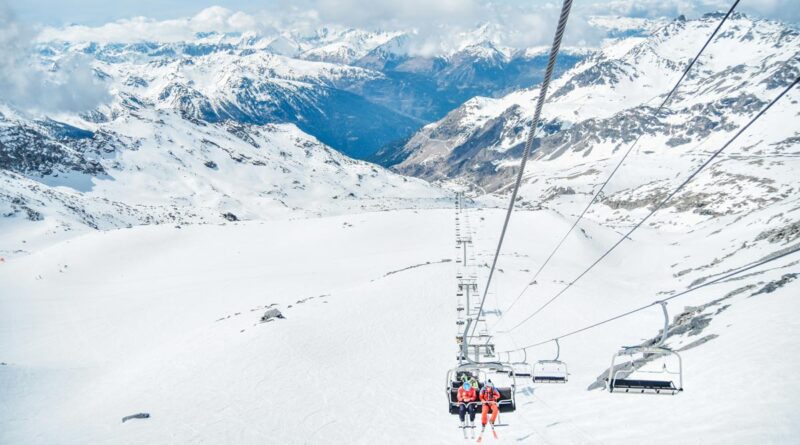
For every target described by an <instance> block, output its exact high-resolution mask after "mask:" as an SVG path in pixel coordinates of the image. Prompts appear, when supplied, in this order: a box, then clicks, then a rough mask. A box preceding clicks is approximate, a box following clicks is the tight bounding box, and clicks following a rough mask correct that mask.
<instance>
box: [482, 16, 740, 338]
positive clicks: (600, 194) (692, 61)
mask: <svg viewBox="0 0 800 445" xmlns="http://www.w3.org/2000/svg"><path fill="white" fill-rule="evenodd" d="M740 1H741V0H736V1H734V2H733V5H732V6H731V7H730V9H729V10H728V13H727V14H725V16H724V17H723V18H722V20H720V22H719V24H717V27H716V29H714V32H712V33H711V35H710V36H708V39H707V40H706V43H705V44H704V45H703V47H702V48H700V51H698V52H697V55H696V56H694V58H693V59H692V60H691V62H689V65H687V67H686V69H684V70H683V74H681V77H680V78H679V79H678V81H677V82H676V83H675V85H674V86H673V87H672V90H670V92H669V93H668V94H667V97H665V98H664V100H663V101H662V102H661V105H659V106H658V108H656V109H655V111H654V112H653V113H652V115H653V116H656V115H658V113H659V112H660V111H661V110H662V109H663V108H664V107H666V106H667V104H668V103H669V101H670V99H672V96H673V95H674V94H675V92H676V91H677V90H678V87H679V86H680V84H681V83H682V82H683V80H684V79H685V78H686V75H687V74H689V71H691V69H692V67H693V66H694V64H695V62H697V59H699V58H700V56H701V55H702V54H703V52H704V51H705V50H706V47H708V45H709V44H710V43H711V41H712V40H713V39H714V37H715V36H716V35H717V32H719V30H720V28H722V25H723V24H724V23H725V21H726V20H728V17H729V16H730V15H731V14H732V13H733V10H734V9H736V6H737V5H738V4H739V2H740ZM642 135H644V131H643V132H641V133H639V135H638V136H637V137H636V139H635V140H634V141H633V143H632V144H631V145H630V147H628V150H627V151H625V153H624V154H623V155H622V157H621V158H620V160H619V162H617V165H616V166H615V167H614V169H613V170H611V173H610V174H609V175H608V177H607V178H606V180H605V181H603V183H602V184H601V185H600V188H599V189H598V190H597V192H595V194H594V196H592V199H591V200H589V203H588V204H586V207H585V208H584V209H583V211H582V212H581V213H580V215H578V218H577V219H576V220H575V222H574V223H572V226H571V227H570V228H569V230H567V232H566V233H565V234H564V236H563V237H562V238H561V240H560V241H559V242H558V244H556V247H555V248H554V249H553V250H552V251H551V252H550V255H548V256H547V258H546V259H545V260H544V262H543V263H542V264H541V265H540V266H539V268H538V269H537V270H536V272H535V273H534V274H533V278H531V279H530V280H528V283H527V284H526V285H525V287H524V288H523V289H522V292H520V293H519V295H518V296H517V298H516V299H515V300H514V301H513V302H512V303H511V304H510V305H509V306H508V308H506V310H504V311H503V312H502V313H501V314H500V318H498V319H497V321H495V322H494V324H493V325H492V326H493V327H494V326H497V325H498V323H500V321H501V320H502V319H503V317H504V316H505V314H506V313H508V311H510V310H511V309H512V308H513V307H514V305H516V304H517V302H518V301H519V300H520V298H522V296H523V295H524V294H525V292H526V291H527V290H528V289H529V288H530V287H531V285H532V284H533V283H535V282H536V279H537V278H538V277H539V274H540V273H542V271H543V270H544V268H545V267H547V265H548V264H549V263H550V260H551V259H553V257H554V256H555V254H556V252H558V251H559V250H560V249H561V246H562V245H563V244H564V242H565V241H566V240H567V238H568V237H569V235H570V234H571V233H572V231H573V230H575V228H576V227H577V226H578V223H580V222H581V220H583V217H584V216H585V215H586V212H588V211H589V208H590V207H591V206H592V204H594V203H595V202H596V201H597V199H598V198H599V197H600V196H602V193H603V190H605V188H606V186H607V185H608V183H609V182H610V181H611V178H613V177H614V175H615V174H616V173H617V170H619V169H620V167H622V164H623V163H624V162H625V160H626V159H627V158H628V155H629V154H631V152H632V151H633V149H634V148H636V146H637V145H638V144H639V140H640V139H641V138H642Z"/></svg>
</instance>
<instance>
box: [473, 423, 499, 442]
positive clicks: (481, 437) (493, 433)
mask: <svg viewBox="0 0 800 445" xmlns="http://www.w3.org/2000/svg"><path fill="white" fill-rule="evenodd" d="M489 426H490V427H491V430H492V436H494V438H495V439H497V431H495V430H494V424H493V423H490V424H489ZM484 431H486V425H484V426H483V427H482V428H481V433H480V434H478V440H476V442H477V443H481V442H482V441H483V432H484Z"/></svg>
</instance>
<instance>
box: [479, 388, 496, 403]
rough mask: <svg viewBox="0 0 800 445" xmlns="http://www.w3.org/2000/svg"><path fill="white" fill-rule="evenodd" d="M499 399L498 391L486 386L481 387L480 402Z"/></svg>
mask: <svg viewBox="0 0 800 445" xmlns="http://www.w3.org/2000/svg"><path fill="white" fill-rule="evenodd" d="M499 399H500V393H499V392H498V391H497V390H496V389H494V388H492V389H491V390H489V389H488V388H483V389H482V390H481V402H496V401H498V400H499Z"/></svg>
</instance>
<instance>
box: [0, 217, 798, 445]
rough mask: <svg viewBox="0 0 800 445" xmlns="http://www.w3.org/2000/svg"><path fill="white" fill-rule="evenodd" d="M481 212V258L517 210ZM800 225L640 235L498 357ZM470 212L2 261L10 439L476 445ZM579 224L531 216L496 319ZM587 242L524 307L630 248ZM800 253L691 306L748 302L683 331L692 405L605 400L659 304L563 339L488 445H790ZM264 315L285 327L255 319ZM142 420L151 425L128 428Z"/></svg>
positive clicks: (634, 398)
mask: <svg viewBox="0 0 800 445" xmlns="http://www.w3.org/2000/svg"><path fill="white" fill-rule="evenodd" d="M474 206H475V207H474V208H470V209H468V211H469V212H470V219H471V221H472V223H471V230H472V231H473V232H474V233H473V235H474V236H473V242H474V246H475V247H474V248H475V249H476V259H477V260H478V262H479V263H483V262H485V261H486V260H488V259H490V255H491V254H492V253H493V248H494V242H495V239H496V234H495V232H496V230H497V228H498V227H499V225H500V223H501V221H502V218H503V216H504V215H503V211H501V210H498V209H490V208H482V207H481V205H480V204H479V203H476V204H474ZM784 211H785V212H787V213H789V214H791V212H796V211H797V210H792V206H788V205H787V206H786V208H785V209H773V210H772V211H771V212H770V215H768V216H767V215H753V216H749V217H745V218H741V219H739V220H738V221H735V220H736V219H737V218H736V217H723V218H722V220H723V221H715V222H714V224H699V225H697V226H696V227H694V228H693V229H692V230H689V231H688V233H687V231H684V230H675V231H674V232H670V231H668V230H663V229H662V230H655V229H643V230H642V231H641V232H639V233H638V236H636V238H635V239H634V240H632V242H631V244H630V245H628V246H626V247H625V250H624V252H621V253H622V254H620V255H615V256H614V257H612V258H609V260H608V261H606V262H604V263H602V264H601V265H600V266H598V268H597V269H596V270H595V271H594V272H593V273H592V275H591V277H590V278H587V280H586V281H584V282H583V283H582V284H580V285H576V286H575V287H574V289H573V290H572V291H571V293H570V294H568V295H567V296H565V297H564V298H563V299H561V300H559V301H558V302H557V303H554V304H553V305H552V306H551V307H550V308H548V310H547V313H545V314H542V316H541V317H538V318H536V319H535V320H536V321H535V323H533V324H532V325H531V326H526V328H524V329H521V330H518V331H516V332H515V333H514V336H513V338H512V337H507V336H506V337H504V336H503V335H497V337H496V339H497V343H498V348H499V349H500V350H503V349H510V348H513V347H515V346H517V345H518V344H524V343H527V342H530V341H535V340H540V339H548V338H551V337H553V336H555V335H558V334H560V333H563V332H565V331H568V330H571V329H572V328H578V327H582V326H585V325H587V324H590V323H592V322H594V321H598V320H601V319H604V318H607V317H609V316H612V315H616V314H617V313H620V312H623V311H625V310H628V309H631V308H634V307H637V306H641V305H642V304H646V303H649V302H651V301H653V300H655V299H657V294H658V293H659V292H666V291H671V290H682V289H684V288H686V287H688V286H689V284H690V283H691V282H692V281H694V280H697V279H698V278H701V277H704V276H713V275H714V274H715V273H720V272H723V271H728V270H731V269H733V268H735V267H739V266H740V265H742V264H746V263H748V262H750V261H755V260H757V259H760V258H761V257H763V256H764V255H767V254H768V253H771V252H772V251H773V250H778V249H776V248H775V247H776V246H774V245H772V244H770V243H769V242H768V241H766V240H765V241H764V242H763V243H760V244H757V245H756V246H755V247H752V248H749V249H744V250H742V251H738V252H736V253H735V254H732V255H731V256H729V257H725V256H724V255H721V254H720V252H724V251H725V250H726V249H731V247H732V240H737V239H752V238H754V232H758V231H760V230H761V229H762V228H763V226H762V225H761V224H762V223H763V221H764V218H767V219H768V218H769V217H770V216H774V214H775V213H782V212H784ZM454 215H455V211H454V210H453V209H452V208H450V209H438V210H436V209H426V210H398V211H388V212H374V213H363V214H352V215H344V216H334V217H324V218H311V219H295V220H284V221H271V222H241V223H231V224H226V225H201V226H186V227H183V228H180V229H177V228H175V227H171V226H149V227H134V228H131V229H120V230H111V231H100V232H98V231H93V232H88V233H85V234H81V235H77V236H74V237H72V238H69V239H66V240H63V241H60V242H57V243H55V244H54V245H52V246H49V247H45V248H42V249H40V250H38V251H36V252H33V253H31V254H30V255H25V256H18V257H12V258H10V259H8V260H6V262H5V263H3V264H2V265H0V309H2V310H0V351H2V357H0V361H2V362H3V363H4V364H3V365H2V366H0V418H2V419H3V420H2V425H3V428H0V443H4V444H6V443H8V444H18V443H26V444H52V443H64V444H72V443H74V444H77V443H96V444H97V443H108V444H141V443H149V444H158V443H164V444H166V443H241V444H245V443H253V444H255V443H293V444H294V443H297V444H301V443H365V444H366V443H465V442H467V441H469V440H471V439H467V441H465V439H464V438H463V437H462V431H460V430H459V429H458V427H457V426H458V420H457V416H451V415H449V414H448V413H447V401H446V395H445V387H446V382H445V373H446V372H447V370H448V369H450V368H452V367H453V366H454V364H455V356H456V347H457V345H456V343H455V339H454V332H455V330H454V326H455V325H454V320H455V318H456V311H455V304H456V297H455V279H454V277H455V274H456V273H457V270H458V269H459V267H460V265H459V264H458V263H456V262H455V259H454V258H455V253H454V252H456V250H455V249H454V247H455V246H454V233H453V232H454V224H453V221H454ZM734 221H735V223H734ZM570 223H571V219H570V218H569V217H565V216H563V215H561V214H560V213H559V212H556V211H553V210H538V211H520V212H518V213H516V214H515V221H514V224H512V225H511V228H510V232H509V239H510V240H513V241H514V242H513V245H510V246H509V247H508V248H507V249H506V251H505V254H504V255H503V256H502V260H501V264H500V269H501V270H502V272H499V274H500V277H499V278H500V279H498V280H497V281H496V283H497V284H496V285H495V288H494V289H492V295H490V296H489V298H488V303H487V304H488V307H489V308H490V309H491V307H492V306H495V305H496V306H499V307H505V306H507V305H508V304H509V303H510V302H511V299H512V298H513V297H515V296H516V293H517V292H518V291H519V289H521V288H522V287H523V286H524V284H525V283H526V280H527V279H528V278H529V275H530V270H531V269H532V267H533V266H534V265H536V264H539V262H540V261H542V260H543V259H544V255H545V254H546V253H547V250H546V249H542V248H541V247H540V246H551V245H552V243H553V242H554V241H553V240H554V237H553V235H552V234H553V233H563V232H564V231H565V230H566V229H567V228H568V227H569V224H570ZM725 225H728V227H727V228H726V229H725V230H724V231H721V232H719V231H718V230H717V228H718V227H723V226H725ZM582 228H583V229H584V231H585V232H584V231H581V232H580V234H579V235H578V234H576V235H575V236H574V237H573V238H572V239H570V240H569V242H568V243H567V244H565V247H564V248H565V249H566V250H565V251H563V252H562V254H561V255H560V256H559V259H558V261H557V262H556V264H554V265H553V269H551V273H546V274H544V275H543V276H542V277H541V278H540V280H539V282H540V283H541V286H543V287H545V288H546V289H545V290H543V293H542V294H538V293H537V294H534V295H531V296H530V298H526V299H524V300H522V301H521V302H520V303H519V304H518V305H517V306H518V308H519V309H518V310H519V314H520V315H519V317H521V316H522V315H524V314H526V313H528V312H531V311H532V310H534V309H535V308H536V307H537V306H538V304H539V303H541V302H542V300H543V297H544V295H547V291H546V290H549V289H555V288H557V286H558V285H559V284H560V283H561V281H560V280H563V279H565V278H562V277H566V276H570V275H572V274H574V273H577V272H578V271H579V270H580V269H581V268H582V267H584V265H585V263H586V261H587V259H588V258H592V257H594V256H596V255H597V254H598V253H599V252H600V251H601V250H602V249H604V248H605V247H606V246H607V245H608V244H610V243H611V242H612V241H613V240H614V239H615V238H616V237H617V236H619V235H618V233H617V232H616V231H615V230H614V229H609V228H605V227H603V226H601V225H599V224H596V223H593V222H590V221H586V222H585V223H584V224H583V225H582ZM715 232H716V233H715ZM699 245H702V246H703V248H702V249H697V246H699ZM735 247H738V246H735ZM735 247H734V248H735ZM720 258H723V259H722V260H720ZM715 259H716V261H715ZM797 261H798V259H797V258H792V257H787V258H785V259H784V260H781V261H776V262H775V263H772V264H770V265H769V266H768V267H767V266H765V267H763V268H760V269H757V270H754V271H752V272H751V273H749V274H745V275H744V276H743V277H741V279H731V280H727V281H725V282H723V283H720V284H717V285H713V286H709V287H707V288H704V289H701V290H699V291H697V292H696V293H694V294H690V295H687V296H686V297H684V298H681V299H677V300H674V302H672V303H671V304H670V307H671V310H672V311H673V314H676V313H677V311H680V310H683V309H684V308H685V307H689V306H699V305H701V304H705V303H708V302H710V301H712V300H714V299H717V298H721V297H723V296H725V295H726V294H728V293H729V292H731V291H734V290H737V289H741V288H742V287H746V289H745V291H741V290H740V291H739V292H738V293H736V294H735V295H734V296H732V297H731V298H730V299H728V300H726V301H724V302H722V303H720V304H718V305H716V306H711V307H710V308H708V309H706V310H705V311H704V313H705V314H708V315H709V317H708V318H710V321H709V320H707V321H708V322H707V323H704V322H702V321H700V322H698V323H697V326H695V328H696V329H695V330H698V333H696V334H693V333H692V332H688V331H687V333H684V334H683V335H678V336H675V337H671V338H670V339H669V341H668V344H669V345H670V346H672V347H674V348H680V347H682V346H686V345H687V344H689V343H692V342H693V341H695V340H698V339H700V338H707V337H708V336H712V337H711V338H710V339H708V341H706V342H704V343H703V342H701V343H703V344H700V345H699V346H696V347H692V348H690V349H687V350H685V351H683V352H681V354H682V356H683V359H684V372H685V380H684V388H685V391H684V392H682V393H680V394H678V395H675V396H663V395H662V396H646V395H645V396H641V395H632V394H609V393H608V392H607V391H604V390H603V389H602V388H599V389H594V390H587V388H588V387H589V386H590V385H592V384H593V383H594V382H595V381H596V380H597V378H598V377H599V376H600V374H601V373H602V372H603V371H604V370H606V369H607V368H608V365H609V363H610V358H611V355H612V354H613V353H614V352H615V351H616V350H617V348H618V347H619V346H620V345H623V344H638V343H639V342H641V341H642V340H643V339H648V338H652V337H654V336H656V335H658V332H659V329H660V326H661V314H660V312H659V310H658V308H653V310H652V311H645V312H642V313H640V314H637V315H636V316H632V317H628V318H624V319H621V320H619V321H617V322H615V323H611V324H607V325H604V326H603V327H601V328H598V329H595V330H593V331H589V332H587V333H585V334H582V335H577V336H574V337H571V338H569V339H565V340H563V341H562V342H561V347H562V352H561V359H562V360H564V361H566V362H567V363H569V366H570V376H569V382H568V383H567V384H563V385H546V384H542V385H539V384H533V383H532V382H531V381H529V380H527V381H526V380H525V379H522V378H520V379H519V380H518V385H517V411H516V412H514V413H507V414H505V413H504V414H502V415H501V417H500V419H501V423H502V424H504V425H507V426H498V427H497V434H498V439H494V438H493V437H491V435H488V434H487V435H485V436H484V439H483V440H484V443H492V441H494V442H496V443H552V444H584V443H643V442H648V443H659V444H660V443H663V444H666V443H675V442H676V441H677V442H679V443H704V444H713V443H718V444H730V443H793V442H794V441H795V440H796V438H797V437H798V435H800V427H799V426H798V424H797V422H795V419H794V417H795V416H794V414H795V413H796V407H797V400H798V399H799V397H800V389H798V388H800V386H798V383H800V382H798V380H800V378H798V376H797V373H796V372H795V371H796V366H797V349H796V345H795V343H796V339H797V338H798V335H799V334H800V321H798V318H797V316H796V314H797V313H798V310H800V303H799V302H798V299H797V298H796V295H797V291H798V285H797V281H792V279H789V278H786V276H787V274H789V273H790V272H793V271H794V272H796V271H797ZM484 269H485V268H484ZM686 269H692V270H691V271H690V272H684V273H683V274H679V276H678V277H676V276H675V275H676V273H677V272H678V271H682V270H686ZM775 283H778V284H775ZM495 298H496V299H497V302H495V301H494V299H495ZM273 305H274V306H273ZM270 306H272V307H277V308H279V309H280V310H281V311H282V313H283V314H284V316H285V319H277V320H274V321H270V322H267V323H260V317H261V315H262V314H263V313H264V311H265V308H267V307H270ZM508 316H509V317H511V319H512V320H514V318H513V317H512V315H511V314H509V315H508ZM489 322H490V324H491V317H489ZM704 324H707V326H704ZM515 342H516V343H515ZM534 355H535V357H531V355H530V354H529V360H530V359H540V358H550V356H552V355H553V349H552V347H550V346H545V347H544V348H543V349H541V350H540V351H539V352H537V353H536V354H534ZM139 412H147V413H149V414H150V416H151V417H150V418H148V419H133V420H129V421H127V422H125V423H121V421H120V420H121V418H122V417H124V416H127V415H131V414H135V413H139ZM478 429H479V428H478ZM487 432H488V430H487ZM486 436H488V437H486Z"/></svg>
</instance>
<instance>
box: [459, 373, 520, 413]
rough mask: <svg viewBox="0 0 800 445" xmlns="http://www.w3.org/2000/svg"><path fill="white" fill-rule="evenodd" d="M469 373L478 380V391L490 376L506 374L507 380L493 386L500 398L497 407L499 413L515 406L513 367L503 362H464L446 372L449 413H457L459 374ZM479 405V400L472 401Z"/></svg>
mask: <svg viewBox="0 0 800 445" xmlns="http://www.w3.org/2000/svg"><path fill="white" fill-rule="evenodd" d="M464 374H469V375H471V376H473V377H475V379H476V380H478V388H476V391H480V390H481V389H482V388H483V387H484V384H485V382H486V380H491V376H493V375H497V376H506V375H507V376H508V378H509V380H508V381H507V382H503V383H501V384H498V385H495V386H494V388H495V389H496V390H497V392H499V393H500V399H499V400H498V401H497V407H498V408H499V409H500V412H501V413H507V412H513V411H514V410H516V408H517V399H516V386H517V385H516V375H515V374H514V369H513V368H511V367H510V366H508V365H507V364H504V363H499V362H498V363H465V364H462V365H460V366H457V367H455V368H453V369H451V370H449V371H448V372H447V386H446V388H445V391H446V394H447V403H448V409H449V412H450V414H458V388H460V387H461V385H462V383H461V376H462V375H464ZM472 403H474V404H476V405H480V404H481V402H472Z"/></svg>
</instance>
